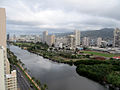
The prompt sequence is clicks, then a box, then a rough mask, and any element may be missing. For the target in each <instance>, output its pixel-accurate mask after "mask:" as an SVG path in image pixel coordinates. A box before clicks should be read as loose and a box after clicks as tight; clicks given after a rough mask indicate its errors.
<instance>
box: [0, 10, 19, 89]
mask: <svg viewBox="0 0 120 90" xmlns="http://www.w3.org/2000/svg"><path fill="white" fill-rule="evenodd" d="M0 69H1V70H0V89H1V88H2V89H1V90H17V89H10V88H11V87H12V86H11V87H10V88H9V86H8V84H7V83H8V81H7V75H12V74H10V63H9V61H8V59H7V51H6V15H5V9H4V8H0ZM1 81H2V82H1ZM10 82H11V83H14V82H16V83H17V81H10ZM15 85H16V86H15ZM14 86H15V87H17V84H14Z"/></svg>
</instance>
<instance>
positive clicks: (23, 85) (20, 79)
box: [11, 65, 35, 90]
mask: <svg viewBox="0 0 120 90" xmlns="http://www.w3.org/2000/svg"><path fill="white" fill-rule="evenodd" d="M11 66H12V69H13V70H16V71H17V83H18V88H20V90H35V89H34V88H33V87H31V86H30V85H31V84H30V82H29V81H28V79H27V78H26V77H25V75H24V74H23V72H22V71H21V70H20V69H19V68H18V67H16V66H15V65H11Z"/></svg>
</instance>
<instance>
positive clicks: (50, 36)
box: [46, 35, 55, 46]
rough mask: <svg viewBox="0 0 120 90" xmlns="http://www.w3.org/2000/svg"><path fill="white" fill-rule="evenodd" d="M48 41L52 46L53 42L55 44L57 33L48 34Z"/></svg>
mask: <svg viewBox="0 0 120 90" xmlns="http://www.w3.org/2000/svg"><path fill="white" fill-rule="evenodd" d="M46 43H47V44H48V45H49V46H52V45H53V44H55V35H48V36H47V41H46Z"/></svg>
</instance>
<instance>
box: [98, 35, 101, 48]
mask: <svg viewBox="0 0 120 90" xmlns="http://www.w3.org/2000/svg"><path fill="white" fill-rule="evenodd" d="M101 45H102V38H101V37H99V38H98V39H97V46H98V47H100V46H101Z"/></svg>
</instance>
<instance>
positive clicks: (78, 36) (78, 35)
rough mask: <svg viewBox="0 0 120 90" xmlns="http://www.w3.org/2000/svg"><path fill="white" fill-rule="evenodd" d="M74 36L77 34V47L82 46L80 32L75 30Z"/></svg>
mask: <svg viewBox="0 0 120 90" xmlns="http://www.w3.org/2000/svg"><path fill="white" fill-rule="evenodd" d="M74 34H75V46H79V45H80V31H79V30H75V31H74Z"/></svg>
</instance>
